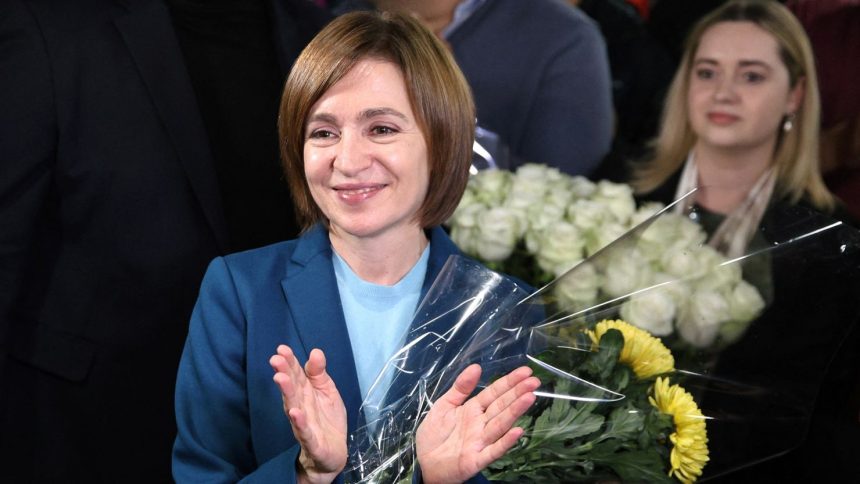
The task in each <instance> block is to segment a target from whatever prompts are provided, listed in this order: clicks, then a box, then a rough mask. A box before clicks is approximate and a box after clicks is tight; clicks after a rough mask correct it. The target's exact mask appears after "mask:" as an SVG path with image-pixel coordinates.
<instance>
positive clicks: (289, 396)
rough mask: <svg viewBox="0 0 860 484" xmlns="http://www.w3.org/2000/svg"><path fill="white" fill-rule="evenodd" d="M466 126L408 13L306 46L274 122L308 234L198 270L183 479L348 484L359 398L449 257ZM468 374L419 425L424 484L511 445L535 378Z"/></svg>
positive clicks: (456, 92) (181, 445)
mask: <svg viewBox="0 0 860 484" xmlns="http://www.w3.org/2000/svg"><path fill="white" fill-rule="evenodd" d="M474 122H475V115H474V104H473V102H472V99H471V95H470V92H469V88H468V85H467V83H466V81H465V79H464V77H463V75H462V74H461V73H460V71H459V69H458V68H457V67H456V64H455V62H454V61H453V60H452V58H451V56H450V54H449V53H448V52H447V50H446V48H445V47H444V46H443V45H442V44H441V43H440V42H439V41H438V40H437V39H436V38H435V37H434V36H433V34H432V33H431V32H430V31H428V30H427V29H426V28H424V27H423V26H422V25H421V24H420V23H419V22H418V21H417V20H414V19H412V18H411V17H407V16H401V15H396V14H376V13H367V12H357V13H353V14H348V15H344V16H341V17H339V18H338V19H336V20H335V21H333V22H332V23H331V24H329V25H328V26H327V27H326V28H325V29H324V30H323V31H322V32H321V33H320V34H319V35H318V36H317V37H316V38H315V39H314V40H313V41H311V43H310V44H309V45H308V47H307V48H306V49H305V51H304V52H303V53H302V54H301V56H300V57H299V59H298V60H297V61H296V64H295V66H294V68H293V70H292V72H291V74H290V76H289V78H288V80H287V83H286V86H285V90H284V96H283V99H282V101H281V107H280V117H279V134H280V139H281V154H282V158H283V161H284V170H285V173H286V178H287V180H288V181H289V182H290V184H291V193H292V194H293V198H294V202H295V206H296V210H297V214H298V216H299V219H300V221H301V223H302V225H303V227H304V233H303V235H302V236H301V237H300V238H298V239H296V240H291V241H287V242H282V243H278V244H274V245H270V246H266V247H263V248H260V249H255V250H251V251H247V252H241V253H237V254H233V255H230V256H227V257H219V258H216V259H215V260H214V261H213V262H212V263H211V264H210V266H209V269H208V270H207V273H206V276H205V277H204V280H203V283H202V286H201V289H200V295H199V299H198V301H197V304H196V306H195V309H194V312H193V315H192V318H191V325H190V330H189V334H188V338H187V341H186V345H185V349H184V352H183V356H182V360H181V363H180V368H179V373H178V377H177V385H176V415H177V426H178V433H177V437H176V443H175V446H174V452H173V472H174V478H175V479H176V481H177V482H189V481H195V482H197V481H207V482H208V481H219V482H221V481H231V482H235V481H240V480H241V481H243V482H271V481H275V480H277V481H279V482H282V481H284V480H286V481H287V482H332V481H335V480H342V479H343V471H344V468H345V466H346V464H347V456H348V454H347V453H348V445H347V441H348V435H350V434H351V433H353V432H354V431H355V430H356V429H357V428H358V427H359V426H361V425H362V424H363V423H364V422H366V421H367V420H368V418H369V417H370V418H372V416H367V415H362V411H361V402H362V399H363V397H364V396H365V395H366V394H367V392H368V387H369V386H370V385H371V384H372V382H373V379H374V377H375V376H376V375H377V374H378V373H379V372H380V370H381V369H382V367H383V365H384V364H385V362H386V361H387V359H388V358H389V357H390V356H391V355H392V354H393V353H394V352H395V351H396V350H397V349H398V348H397V345H398V344H399V341H400V337H401V336H402V335H403V334H404V333H405V332H406V331H407V330H408V325H409V321H410V320H411V316H412V313H413V312H414V311H415V308H416V305H417V303H418V301H419V299H420V297H421V296H422V295H423V294H425V293H426V291H427V290H428V288H429V286H430V284H431V283H432V282H433V280H434V279H435V277H436V275H437V274H439V271H440V269H441V268H442V265H443V264H444V263H445V261H446V260H447V258H448V256H450V255H453V254H458V250H457V249H456V247H455V246H454V244H453V243H452V242H451V240H450V239H449V238H448V237H447V235H446V234H445V232H444V231H443V230H442V229H441V228H439V227H438V226H439V224H441V223H442V222H443V221H444V220H445V219H447V218H448V217H449V216H450V214H451V212H453V210H454V209H455V208H456V206H457V203H458V201H459V199H460V196H461V194H462V193H463V191H464V189H465V185H466V181H467V179H468V172H469V165H470V160H471V149H472V141H473V133H474ZM273 353H275V354H274V355H273ZM273 370H274V376H273V374H272V372H273ZM480 374H481V367H480V366H479V365H477V364H473V365H471V366H468V367H467V368H466V369H465V370H464V371H463V372H462V373H461V374H460V375H459V376H458V377H457V379H456V381H455V383H454V384H453V386H452V388H450V389H449V390H448V391H447V392H446V393H445V394H444V395H442V396H441V397H440V398H438V399H437V400H436V401H435V402H434V403H433V406H432V408H431V410H430V411H429V413H428V414H427V415H426V417H425V418H424V420H423V422H422V423H421V424H420V426H419V427H418V429H417V432H416V435H415V447H416V460H417V464H418V465H417V467H416V469H419V473H420V477H421V478H422V479H423V480H424V481H426V482H462V481H465V480H467V479H470V478H472V477H475V476H477V475H478V474H479V472H480V471H481V470H482V469H483V468H485V467H486V466H487V465H489V464H490V463H492V462H493V461H494V460H496V459H498V458H499V457H501V456H502V455H503V454H504V453H505V452H506V451H507V450H508V449H509V448H510V447H511V446H512V445H513V444H514V443H515V442H516V441H517V439H518V438H519V437H520V436H521V435H522V429H520V428H518V427H514V426H513V425H514V422H515V421H516V419H517V418H518V417H519V416H521V415H522V414H523V413H524V412H525V411H526V410H527V409H528V408H529V407H530V406H531V404H532V403H533V402H534V400H535V395H534V391H535V390H536V389H537V387H538V386H539V385H540V382H539V380H538V379H537V378H535V377H533V376H531V371H530V370H529V369H528V368H527V367H521V368H517V369H515V370H513V371H511V372H510V373H508V374H507V375H504V376H502V377H501V378H498V379H497V380H496V381H495V382H493V383H492V384H490V385H489V386H487V387H486V388H485V389H483V390H482V391H480V392H478V393H477V394H475V395H474V396H473V395H472V394H473V392H474V391H475V389H476V387H477V384H478V380H479V378H480ZM273 379H274V382H273V381H272V380H273Z"/></svg>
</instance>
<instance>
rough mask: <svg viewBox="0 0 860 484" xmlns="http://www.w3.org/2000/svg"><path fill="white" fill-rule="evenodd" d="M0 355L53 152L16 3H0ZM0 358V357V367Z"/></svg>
mask: <svg viewBox="0 0 860 484" xmlns="http://www.w3.org/2000/svg"><path fill="white" fill-rule="evenodd" d="M0 72H2V74H0V356H2V355H3V353H4V352H5V349H4V348H5V346H6V343H5V341H6V333H7V331H8V326H9V323H8V322H9V318H10V314H9V313H10V311H11V310H12V306H13V304H14V301H15V297H16V295H17V292H18V291H19V290H20V288H19V284H20V283H21V280H22V279H23V272H24V270H25V265H24V264H25V261H26V260H27V248H28V247H29V246H30V245H31V244H32V241H33V240H34V233H35V230H36V228H37V222H38V220H39V218H40V216H41V215H42V212H43V210H45V208H46V206H47V203H46V200H47V199H48V198H49V190H50V187H51V177H52V171H53V167H54V164H55V154H56V149H57V141H56V140H57V128H56V118H55V115H54V111H55V107H54V97H53V83H52V79H51V68H50V65H49V59H48V52H47V48H46V46H45V43H44V40H43V37H42V33H41V31H40V29H39V26H38V25H37V22H36V20H35V19H34V18H33V16H32V15H31V14H30V12H29V11H28V10H27V8H26V6H25V5H23V4H22V3H21V2H20V1H18V0H7V1H3V2H0ZM3 360H5V358H2V357H0V363H2V361H3ZM0 374H2V371H0Z"/></svg>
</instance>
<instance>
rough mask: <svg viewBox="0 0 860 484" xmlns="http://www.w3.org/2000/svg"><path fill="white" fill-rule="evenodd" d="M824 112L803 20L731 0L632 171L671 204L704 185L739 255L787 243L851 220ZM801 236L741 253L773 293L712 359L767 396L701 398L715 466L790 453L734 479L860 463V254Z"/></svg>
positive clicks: (699, 36)
mask: <svg viewBox="0 0 860 484" xmlns="http://www.w3.org/2000/svg"><path fill="white" fill-rule="evenodd" d="M819 113H820V106H819V97H818V86H817V81H816V73H815V62H814V60H813V55H812V50H811V47H810V44H809V41H808V39H807V38H806V36H805V34H804V32H803V29H802V27H801V26H800V24H799V22H798V21H797V19H796V18H795V17H794V16H793V15H792V14H791V12H789V11H788V10H787V9H786V8H785V7H783V6H782V5H780V4H779V3H777V2H775V1H767V0H739V1H732V2H729V3H727V4H726V5H724V6H723V7H721V8H719V9H717V10H716V11H714V12H712V13H711V14H709V15H708V16H706V17H705V18H704V19H702V20H701V21H700V22H699V23H698V24H697V25H696V27H695V28H694V29H693V31H692V33H691V35H690V37H689V38H688V40H687V43H686V47H685V50H684V53H683V56H682V58H681V64H680V66H679V68H678V71H677V73H676V75H675V78H674V80H673V82H672V85H671V87H670V90H669V93H668V96H667V100H666V106H665V110H664V113H663V118H662V124H661V127H660V132H659V135H658V137H657V139H656V140H655V143H654V146H655V152H654V155H653V157H652V158H650V159H648V160H647V161H646V162H645V163H644V164H643V165H640V166H639V167H638V170H637V171H636V172H635V176H634V178H633V179H632V182H633V184H634V187H635V188H636V189H637V191H638V193H639V194H640V196H641V197H642V198H643V199H656V200H659V201H663V202H666V203H668V202H670V201H672V200H674V199H677V198H680V196H682V195H684V194H686V193H687V192H688V191H690V190H691V189H693V188H696V187H701V189H700V190H699V191H697V192H695V193H694V198H693V200H691V202H690V203H688V204H687V205H688V207H686V208H692V209H693V211H692V215H694V216H695V219H696V220H697V221H698V222H699V223H701V224H702V225H703V227H704V228H705V230H706V232H707V233H708V234H709V235H710V240H709V243H710V244H711V245H712V246H714V247H715V248H717V249H718V250H720V251H721V252H723V253H725V254H727V255H729V257H738V256H742V255H745V254H747V253H751V252H753V251H755V250H756V249H759V248H765V247H768V246H772V245H773V242H774V241H784V240H786V237H788V236H791V235H792V234H794V232H793V231H795V230H799V229H801V228H803V227H805V226H806V224H807V222H810V221H812V222H813V223H811V224H810V225H809V227H808V228H809V229H817V228H820V227H821V226H822V224H823V223H826V222H824V221H826V220H830V219H832V218H836V219H839V220H848V216H847V215H846V214H845V213H844V211H843V210H842V209H841V206H840V204H839V202H838V200H836V199H835V198H834V197H833V195H832V194H831V193H830V192H829V191H828V190H827V188H826V187H825V185H824V182H823V181H822V178H821V174H820V170H819V165H818V132H819V116H820V114H819ZM810 213H812V214H813V215H810ZM815 213H818V214H820V217H821V218H820V219H819V220H820V221H815V220H816V219H815V216H814V214H815ZM839 233H840V232H839V231H838V230H833V231H830V232H829V233H827V234H825V235H822V236H821V239H819V240H823V241H824V242H827V241H830V239H829V238H828V237H829V236H834V237H836V236H838V235H839ZM786 234H788V235H786ZM797 247H799V248H800V249H802V250H798V254H800V255H794V256H792V255H791V253H790V252H789V253H786V252H781V251H773V252H771V253H768V254H767V255H768V257H769V258H767V259H764V261H762V259H761V258H758V257H752V258H750V259H748V260H747V261H745V264H744V276H745V277H749V278H750V279H754V280H756V281H758V284H757V285H758V287H759V289H760V290H762V291H763V292H770V293H771V294H770V296H766V300H772V301H773V305H772V306H770V307H769V308H768V309H767V310H766V311H765V313H764V314H762V316H761V317H760V318H758V319H757V320H756V321H755V322H754V323H753V324H752V325H751V326H750V327H749V328H748V329H747V331H746V333H745V334H744V336H743V337H742V338H741V339H740V340H739V341H737V342H735V343H733V344H732V345H730V346H728V347H727V348H726V349H725V350H723V351H722V352H721V353H720V355H719V359H718V362H717V366H716V368H715V370H714V374H715V375H716V376H718V377H721V378H728V379H729V380H735V381H739V382H745V383H750V384H752V385H753V386H758V387H759V388H762V389H765V390H766V391H765V396H764V397H761V400H760V401H759V402H758V403H757V405H753V404H750V405H748V406H747V407H746V408H735V407H733V403H732V402H734V400H733V399H732V398H731V396H729V397H728V398H725V395H724V394H720V393H719V392H717V391H712V392H711V393H708V394H706V395H705V397H704V408H706V409H707V410H708V411H710V412H711V413H710V414H709V416H711V417H713V418H714V423H713V424H709V439H710V443H709V446H712V448H713V449H714V452H713V453H712V454H711V455H712V461H711V463H710V464H709V466H711V468H712V469H724V468H725V467H726V466H730V465H733V464H734V465H736V464H741V463H746V464H750V463H752V462H751V461H750V459H752V458H753V457H754V456H757V457H758V458H760V459H767V458H772V457H775V456H776V455H777V454H779V453H782V454H784V455H782V456H781V457H779V458H776V459H771V460H768V461H766V462H764V463H761V464H757V465H753V466H752V467H749V468H747V469H745V470H744V471H742V472H741V473H738V474H730V475H729V476H728V479H730V480H732V482H736V481H737V480H739V479H747V480H750V481H754V480H765V481H774V482H775V481H780V482H782V481H786V482H788V481H794V480H827V479H844V478H846V477H848V476H851V475H856V463H854V462H853V459H855V458H856V455H857V452H858V444H860V422H858V420H857V418H858V409H857V407H856V403H851V402H850V401H847V400H846V399H845V395H846V394H847V393H850V389H852V388H853V385H856V383H857V381H858V380H857V378H858V369H860V361H858V355H860V351H858V349H860V344H858V331H857V321H858V314H857V311H856V307H855V305H854V304H853V301H854V300H855V299H856V294H857V292H858V290H860V288H858V286H857V280H856V279H857V276H856V275H857V271H858V268H860V265H858V261H857V258H858V254H855V253H852V252H850V251H849V252H846V253H842V252H841V250H842V248H841V247H840V246H839V244H831V245H829V246H826V245H823V244H822V245H821V246H820V247H816V246H812V247H811V248H810V250H808V251H806V250H805V249H804V247H806V246H804V245H803V244H798V246H797ZM819 248H820V249H821V250H818V249H819ZM801 256H802V257H801ZM762 262H764V263H762ZM762 281H765V282H764V283H762ZM751 282H752V281H751ZM763 286H764V287H763ZM846 390H849V391H848V392H846ZM795 401H798V402H803V403H801V404H800V406H799V407H798V408H797V410H798V412H800V416H796V415H795V416H792V417H791V418H794V419H796V422H797V424H796V425H795V424H794V423H793V422H792V420H791V419H788V420H787V422H790V423H791V424H790V425H786V423H785V422H782V423H780V422H779V421H778V419H779V418H780V417H781V416H782V415H780V414H779V411H780V410H779V409H784V408H788V407H790V406H791V405H793V402H795ZM813 409H814V410H813ZM756 412H759V413H758V414H756ZM807 412H808V413H807ZM706 413H707V412H706ZM750 415H758V416H759V418H755V417H753V418H752V419H748V418H746V417H748V416H750ZM745 419H746V420H745ZM734 422H741V423H740V424H736V423H734ZM743 436H747V438H741V437H743ZM786 452H787V453H786ZM721 466H722V467H721Z"/></svg>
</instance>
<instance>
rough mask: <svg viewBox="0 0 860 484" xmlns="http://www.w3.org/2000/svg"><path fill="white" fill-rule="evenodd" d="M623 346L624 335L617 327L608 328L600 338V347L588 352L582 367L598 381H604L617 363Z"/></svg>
mask: <svg viewBox="0 0 860 484" xmlns="http://www.w3.org/2000/svg"><path fill="white" fill-rule="evenodd" d="M623 347H624V336H622V335H621V331H618V330H617V329H610V330H609V331H607V332H606V333H605V334H604V335H603V336H601V338H600V347H599V348H598V349H597V351H596V352H593V353H591V354H589V356H588V358H587V359H586V361H585V363H584V364H583V365H582V369H583V370H584V371H586V372H587V373H589V374H591V375H594V376H596V377H597V378H599V379H600V381H606V380H607V379H608V378H609V375H611V374H612V372H613V370H614V369H615V366H616V364H617V363H618V356H619V355H620V354H621V349H622V348H623Z"/></svg>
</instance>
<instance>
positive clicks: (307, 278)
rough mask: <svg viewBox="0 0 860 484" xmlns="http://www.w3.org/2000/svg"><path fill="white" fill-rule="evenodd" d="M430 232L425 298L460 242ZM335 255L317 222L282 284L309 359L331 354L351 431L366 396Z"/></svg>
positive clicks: (329, 358) (331, 371)
mask: <svg viewBox="0 0 860 484" xmlns="http://www.w3.org/2000/svg"><path fill="white" fill-rule="evenodd" d="M428 232H429V233H428V235H429V238H430V257H429V260H428V262H427V276H426V277H425V279H424V285H423V288H422V297H423V296H424V295H426V293H427V291H428V289H429V288H430V286H431V285H432V283H433V281H434V280H435V279H436V276H437V275H438V274H439V272H440V271H441V270H442V267H443V266H444V265H445V262H446V261H447V260H448V257H449V256H451V255H454V254H459V250H458V249H457V247H456V245H454V243H453V242H452V241H451V239H450V238H448V236H447V235H446V234H445V231H444V230H442V229H441V228H438V227H436V228H432V229H429V231H428ZM331 256H332V252H331V242H330V241H329V238H328V231H327V230H326V229H325V227H323V226H322V225H319V224H318V225H316V226H314V227H313V228H311V229H310V230H309V231H308V232H307V233H306V234H304V235H303V236H302V237H301V238H300V239H299V240H298V244H297V246H296V249H295V251H294V252H293V255H292V257H291V259H290V261H289V263H288V267H287V271H286V273H287V276H286V278H284V280H283V281H281V286H282V289H283V291H284V294H285V296H286V300H287V304H288V305H289V307H290V313H291V315H292V316H293V321H294V324H295V329H296V332H297V333H298V335H299V338H300V340H301V342H302V346H303V348H302V351H303V352H304V354H305V357H306V356H307V354H309V353H310V351H311V350H312V349H313V348H320V349H322V350H323V351H324V352H325V354H326V359H327V367H328V371H329V374H330V375H331V376H332V378H333V379H334V380H335V382H337V386H338V390H339V391H340V394H341V398H342V399H343V401H344V404H345V406H346V408H347V420H348V426H349V429H350V432H351V431H353V430H354V429H356V428H357V426H358V425H359V424H360V423H361V420H360V419H361V418H362V417H361V415H360V412H359V411H358V409H359V408H360V406H361V402H362V397H361V391H360V389H359V386H358V374H357V373H356V369H355V358H354V356H353V353H352V346H351V345H350V342H349V333H348V331H347V328H346V321H345V319H344V317H343V307H342V305H341V302H340V293H339V292H338V288H337V280H336V278H335V275H334V268H333V267H332V264H331ZM394 393H397V391H395V392H394Z"/></svg>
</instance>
